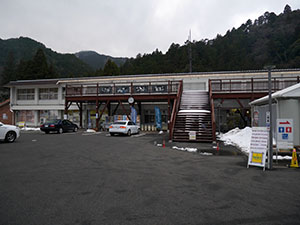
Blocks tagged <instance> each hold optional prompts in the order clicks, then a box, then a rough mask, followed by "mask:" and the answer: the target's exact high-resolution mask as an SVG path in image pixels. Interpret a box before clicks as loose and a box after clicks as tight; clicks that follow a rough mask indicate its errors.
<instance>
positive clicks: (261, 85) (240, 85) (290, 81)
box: [209, 76, 300, 93]
mask: <svg viewBox="0 0 300 225" xmlns="http://www.w3.org/2000/svg"><path fill="white" fill-rule="evenodd" d="M209 82H210V83H211V84H210V85H211V88H212V92H213V93H232V92H233V93H234V92H251V93H254V92H268V90H269V86H268V78H236V79H211V80H210V81H209ZM297 83H300V77H299V76H297V77H274V78H272V91H274V92H275V91H279V90H282V89H284V88H287V87H289V86H292V85H294V84H297Z"/></svg>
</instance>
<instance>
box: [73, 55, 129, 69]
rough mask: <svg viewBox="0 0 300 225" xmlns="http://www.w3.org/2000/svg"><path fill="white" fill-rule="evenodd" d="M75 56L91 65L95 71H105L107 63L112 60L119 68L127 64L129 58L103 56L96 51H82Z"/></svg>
mask: <svg viewBox="0 0 300 225" xmlns="http://www.w3.org/2000/svg"><path fill="white" fill-rule="evenodd" d="M75 55H76V56H77V57H78V58H79V59H80V60H81V61H83V62H85V63H86V64H88V65H90V66H91V67H92V68H93V69H94V70H98V69H100V68H101V69H103V68H104V66H105V64H106V62H107V61H108V60H109V59H110V60H111V61H113V62H114V63H116V65H117V66H121V65H123V64H124V63H125V61H126V59H127V58H123V57H111V56H108V55H102V54H99V53H97V52H94V51H80V52H77V53H75Z"/></svg>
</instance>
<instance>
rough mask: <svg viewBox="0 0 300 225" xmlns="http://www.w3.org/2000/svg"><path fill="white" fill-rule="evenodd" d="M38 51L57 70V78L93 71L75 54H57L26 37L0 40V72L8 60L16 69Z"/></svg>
mask: <svg viewBox="0 0 300 225" xmlns="http://www.w3.org/2000/svg"><path fill="white" fill-rule="evenodd" d="M38 49H41V50H42V51H43V53H44V55H45V57H46V59H47V63H48V65H49V66H50V65H51V66H52V67H53V68H54V69H55V71H56V75H57V76H60V77H70V76H83V75H88V74H90V73H91V72H92V71H93V70H92V68H91V67H90V66H89V65H87V64H86V63H84V62H82V61H81V60H80V59H78V58H77V57H76V56H75V55H74V54H60V53H57V52H55V51H52V50H51V49H49V48H46V46H45V45H43V44H42V43H40V42H37V41H35V40H32V39H30V38H26V37H20V38H11V39H7V40H2V39H0V70H1V69H2V70H3V68H4V67H5V65H6V64H7V63H8V60H12V61H13V62H11V63H13V64H15V67H17V66H18V65H19V64H20V62H23V63H24V62H27V61H30V60H32V59H33V58H34V56H35V55H36V53H37V51H38ZM15 69H16V68H15ZM0 72H1V71H0Z"/></svg>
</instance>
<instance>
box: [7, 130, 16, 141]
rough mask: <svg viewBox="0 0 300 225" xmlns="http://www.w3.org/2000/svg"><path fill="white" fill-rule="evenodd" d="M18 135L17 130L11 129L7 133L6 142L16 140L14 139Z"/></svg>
mask: <svg viewBox="0 0 300 225" xmlns="http://www.w3.org/2000/svg"><path fill="white" fill-rule="evenodd" d="M16 137H17V135H16V133H15V132H13V131H9V132H8V133H7V134H6V136H5V141H6V142H9V143H12V142H14V141H15V140H16Z"/></svg>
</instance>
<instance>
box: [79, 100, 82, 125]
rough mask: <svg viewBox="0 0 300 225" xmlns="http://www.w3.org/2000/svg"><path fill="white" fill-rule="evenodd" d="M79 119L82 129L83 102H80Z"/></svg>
mask: <svg viewBox="0 0 300 225" xmlns="http://www.w3.org/2000/svg"><path fill="white" fill-rule="evenodd" d="M79 110H80V111H79V117H80V122H79V126H80V128H82V102H80V107H79Z"/></svg>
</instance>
